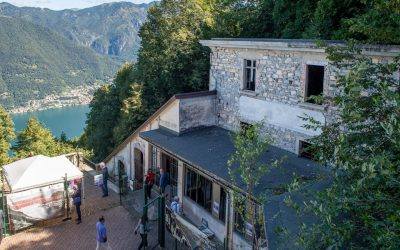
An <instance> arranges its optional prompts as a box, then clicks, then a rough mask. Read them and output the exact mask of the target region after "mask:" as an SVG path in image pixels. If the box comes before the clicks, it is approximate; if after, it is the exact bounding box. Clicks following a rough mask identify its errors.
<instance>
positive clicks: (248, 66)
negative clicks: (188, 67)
mask: <svg viewBox="0 0 400 250" xmlns="http://www.w3.org/2000/svg"><path fill="white" fill-rule="evenodd" d="M244 65H245V67H244V86H243V89H244V90H250V91H255V90H256V61H255V60H244Z"/></svg>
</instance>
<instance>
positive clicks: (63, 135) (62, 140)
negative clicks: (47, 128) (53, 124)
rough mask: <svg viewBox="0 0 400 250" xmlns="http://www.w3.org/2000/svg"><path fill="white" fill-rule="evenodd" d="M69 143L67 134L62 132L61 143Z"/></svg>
mask: <svg viewBox="0 0 400 250" xmlns="http://www.w3.org/2000/svg"><path fill="white" fill-rule="evenodd" d="M67 141H68V138H67V134H66V133H65V132H64V131H62V132H61V135H60V142H67Z"/></svg>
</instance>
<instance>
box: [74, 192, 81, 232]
mask: <svg viewBox="0 0 400 250" xmlns="http://www.w3.org/2000/svg"><path fill="white" fill-rule="evenodd" d="M72 199H73V200H74V205H75V210H76V214H77V215H78V218H77V219H76V221H77V222H76V224H81V222H82V216H81V204H82V199H81V189H80V188H79V187H78V186H77V185H74V194H73V195H72Z"/></svg>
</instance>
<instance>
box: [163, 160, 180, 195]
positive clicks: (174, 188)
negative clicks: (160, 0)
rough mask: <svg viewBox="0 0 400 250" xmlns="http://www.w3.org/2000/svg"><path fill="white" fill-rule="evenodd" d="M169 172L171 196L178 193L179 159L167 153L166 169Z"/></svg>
mask: <svg viewBox="0 0 400 250" xmlns="http://www.w3.org/2000/svg"><path fill="white" fill-rule="evenodd" d="M164 170H165V171H166V173H168V177H169V179H168V184H169V185H170V197H171V198H172V197H174V196H175V195H177V194H178V160H177V159H175V158H173V157H171V156H169V155H165V169H164Z"/></svg>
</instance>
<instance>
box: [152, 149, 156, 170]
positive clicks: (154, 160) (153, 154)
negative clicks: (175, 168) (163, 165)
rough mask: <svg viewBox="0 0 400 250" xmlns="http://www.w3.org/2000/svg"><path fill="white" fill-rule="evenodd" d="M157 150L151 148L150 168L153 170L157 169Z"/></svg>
mask: <svg viewBox="0 0 400 250" xmlns="http://www.w3.org/2000/svg"><path fill="white" fill-rule="evenodd" d="M157 163H158V149H157V148H156V147H153V146H152V147H151V168H152V169H153V170H156V169H158V164H157Z"/></svg>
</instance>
